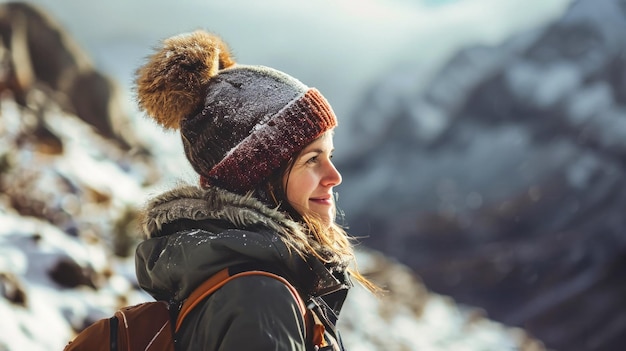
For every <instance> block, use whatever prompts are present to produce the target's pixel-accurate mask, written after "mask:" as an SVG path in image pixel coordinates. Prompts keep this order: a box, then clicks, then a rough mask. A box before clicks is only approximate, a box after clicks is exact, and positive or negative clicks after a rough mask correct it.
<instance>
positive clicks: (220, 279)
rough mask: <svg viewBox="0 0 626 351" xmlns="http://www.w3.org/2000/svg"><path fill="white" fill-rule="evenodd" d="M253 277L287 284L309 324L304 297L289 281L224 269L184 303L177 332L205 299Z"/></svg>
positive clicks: (262, 273)
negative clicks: (234, 280) (225, 285)
mask: <svg viewBox="0 0 626 351" xmlns="http://www.w3.org/2000/svg"><path fill="white" fill-rule="evenodd" d="M251 275H262V276H266V277H270V278H274V279H276V280H278V281H280V282H281V283H283V284H285V286H287V288H289V291H291V294H292V295H293V297H294V299H295V300H296V302H297V303H298V307H300V313H302V317H303V318H304V320H305V323H306V324H309V318H308V316H307V308H306V305H305V304H304V301H303V300H302V297H300V294H299V293H298V291H297V290H296V288H295V287H294V286H293V285H291V283H289V282H288V281H287V279H285V278H283V277H281V276H279V275H276V274H273V273H269V272H265V271H245V272H241V273H237V274H233V275H229V273H228V268H224V269H222V270H221V271H219V272H217V273H215V274H214V275H213V276H211V278H209V279H207V280H206V281H205V282H204V283H202V284H200V286H198V287H197V288H196V289H195V290H194V291H193V292H192V293H191V295H189V297H188V298H187V300H185V302H184V303H183V306H182V308H181V309H180V312H179V313H178V318H177V319H176V329H175V331H176V332H177V331H178V329H180V326H181V325H182V324H183V320H184V319H185V317H186V316H187V315H188V314H189V312H191V310H193V308H194V307H196V306H197V305H198V304H199V303H200V302H201V301H202V300H203V299H204V298H206V297H207V296H209V295H211V294H212V293H214V292H215V291H216V290H217V289H219V288H221V287H222V286H224V284H226V283H228V282H229V281H231V280H233V279H235V278H239V277H245V276H251ZM307 332H308V327H307Z"/></svg>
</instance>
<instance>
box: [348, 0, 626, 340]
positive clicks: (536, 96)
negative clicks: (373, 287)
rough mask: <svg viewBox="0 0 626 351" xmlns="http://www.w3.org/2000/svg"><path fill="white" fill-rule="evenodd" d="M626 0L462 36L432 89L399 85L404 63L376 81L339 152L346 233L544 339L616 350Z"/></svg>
mask: <svg viewBox="0 0 626 351" xmlns="http://www.w3.org/2000/svg"><path fill="white" fill-rule="evenodd" d="M624 4H625V3H624V1H619V0H580V1H577V2H575V3H574V4H573V5H572V6H571V7H570V8H569V9H568V10H567V11H566V12H565V13H564V14H563V16H562V17H561V18H560V19H558V20H556V21H554V22H553V23H551V24H549V25H547V26H545V27H543V28H536V29H534V30H532V31H528V32H524V33H520V34H519V35H516V36H515V37H514V38H511V39H510V40H507V41H505V42H504V43H502V44H500V45H495V46H491V45H480V46H470V47H467V48H465V49H463V50H461V51H460V52H458V53H457V54H456V55H454V56H453V57H452V58H451V59H450V60H448V61H447V63H446V64H445V65H444V66H443V67H442V69H441V70H439V71H438V72H437V73H436V74H434V75H433V77H432V79H431V80H430V81H429V82H427V84H426V88H424V89H420V90H409V89H402V88H398V87H403V86H407V85H409V84H410V83H411V82H413V81H416V80H419V79H420V76H419V75H417V74H415V72H414V71H413V70H412V69H411V68H410V67H403V68H398V69H396V70H392V71H391V72H390V73H389V74H388V75H387V76H386V77H384V78H382V79H381V80H380V81H379V82H378V83H377V84H374V85H372V87H371V88H370V91H369V93H368V94H367V95H366V97H364V98H363V100H362V101H363V103H362V104H361V108H360V109H359V110H358V111H357V112H356V113H355V117H354V118H352V119H349V121H350V122H349V126H348V127H349V128H350V129H351V130H352V131H353V133H354V136H355V138H354V143H355V144H354V152H353V153H352V154H351V155H349V156H348V157H346V158H345V159H344V160H343V162H341V163H339V164H338V167H339V168H340V169H342V171H343V175H344V177H346V178H347V179H350V182H346V183H345V184H342V185H341V188H340V190H339V191H340V192H344V193H346V194H351V196H349V197H346V199H345V201H344V202H343V206H344V209H345V211H346V214H347V216H348V218H351V222H350V223H351V228H352V232H353V233H354V234H355V235H361V236H367V237H368V238H367V239H366V240H364V241H365V243H366V244H367V245H369V246H372V247H376V248H378V249H379V250H381V251H383V252H385V253H386V254H388V255H392V256H394V257H396V258H397V259H398V260H400V261H401V262H403V263H405V264H407V265H409V266H410V267H411V268H412V269H414V270H415V271H416V272H417V273H418V274H419V275H420V276H421V277H422V278H423V279H424V281H425V283H426V285H427V286H428V287H429V288H431V289H433V290H435V291H437V292H439V293H442V294H446V295H451V296H454V297H455V298H456V299H457V301H462V302H464V303H467V304H471V305H477V306H481V307H483V308H485V309H486V310H487V311H488V313H489V316H491V317H492V318H494V319H496V320H498V321H501V322H504V323H506V324H509V325H518V326H524V327H525V328H526V329H527V330H530V331H531V332H532V333H533V334H534V335H536V336H538V337H539V338H540V339H541V340H543V341H544V342H545V343H546V345H547V346H549V347H551V348H555V349H558V350H567V351H572V350H593V351H595V350H603V351H609V350H611V351H613V350H615V351H617V350H622V349H623V348H624V346H623V345H624V344H626V319H625V316H626V314H625V312H624V311H626V303H625V300H624V298H623V297H624V296H625V295H626V280H624V272H625V271H626V235H625V229H626V217H625V216H624V208H625V206H626V191H625V189H626V182H625V180H626V168H625V167H624V160H625V159H626V75H625V73H624V72H626V60H625V59H624V57H625V54H626V7H625V5H624ZM380 116H386V117H387V118H386V119H384V120H383V119H381V118H380ZM357 117H358V118H357Z"/></svg>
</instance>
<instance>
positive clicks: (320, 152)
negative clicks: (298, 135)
mask: <svg viewBox="0 0 626 351" xmlns="http://www.w3.org/2000/svg"><path fill="white" fill-rule="evenodd" d="M334 151H335V148H332V149H331V150H330V152H331V153H333V152H334ZM312 152H315V153H318V154H323V153H324V150H323V149H320V148H315V149H311V150H303V151H302V153H301V155H306V154H310V153H312Z"/></svg>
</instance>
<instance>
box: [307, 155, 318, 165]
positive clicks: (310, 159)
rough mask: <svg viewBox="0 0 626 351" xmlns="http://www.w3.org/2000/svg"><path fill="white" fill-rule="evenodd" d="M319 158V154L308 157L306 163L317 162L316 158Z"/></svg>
mask: <svg viewBox="0 0 626 351" xmlns="http://www.w3.org/2000/svg"><path fill="white" fill-rule="evenodd" d="M318 159H319V155H315V156H313V157H311V158H309V159H308V160H306V163H307V164H314V163H317V160H318Z"/></svg>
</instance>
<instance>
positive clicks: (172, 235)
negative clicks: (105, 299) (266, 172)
mask: <svg viewBox="0 0 626 351" xmlns="http://www.w3.org/2000/svg"><path fill="white" fill-rule="evenodd" d="M141 225H142V232H143V235H144V237H145V239H146V240H144V241H143V242H142V243H140V244H139V246H138V247H137V254H136V258H137V260H136V262H137V263H136V264H137V266H136V269H137V277H138V280H139V283H140V285H141V286H142V288H144V289H145V290H146V291H148V292H149V293H150V294H152V295H153V296H154V297H155V298H157V299H171V300H181V299H184V297H186V294H187V293H189V289H191V288H192V287H194V286H196V285H197V284H198V283H199V282H202V281H203V280H204V279H206V278H208V276H210V275H212V274H213V273H215V272H217V271H219V270H221V269H223V268H225V267H228V266H230V265H234V264H243V263H250V262H262V263H267V264H271V265H280V266H281V267H282V268H283V269H285V270H286V271H288V272H289V273H290V274H292V275H293V276H296V277H299V279H301V278H304V280H306V281H307V282H306V283H304V284H303V285H308V287H307V286H304V289H305V290H312V291H309V292H311V293H314V294H323V293H325V292H328V291H331V290H336V289H341V288H345V287H347V286H346V284H349V283H347V280H344V279H339V280H338V279H337V277H336V276H337V274H338V272H343V271H344V269H345V267H346V265H347V262H346V260H344V259H342V258H341V257H337V256H336V255H335V256H334V255H333V254H332V253H331V252H330V251H329V250H325V249H324V248H322V247H321V245H319V244H318V243H316V242H312V239H310V238H309V236H308V235H307V234H306V233H305V231H304V230H303V229H302V227H301V225H300V224H299V223H298V222H295V221H293V220H292V219H290V218H289V217H287V216H286V215H285V214H283V213H282V212H280V211H278V210H277V209H272V208H269V207H268V206H266V205H265V204H263V203H262V202H260V201H259V200H257V199H255V198H254V197H252V196H249V195H247V196H241V195H237V194H234V193H231V192H228V191H226V190H223V189H220V188H216V187H212V188H209V189H202V188H199V187H196V186H182V187H178V188H175V189H173V190H170V191H168V192H165V193H163V194H161V195H159V196H157V197H155V198H154V199H152V200H151V201H150V202H149V203H148V204H147V206H146V208H145V210H144V211H143V213H142V215H141ZM305 240H306V241H307V242H309V243H310V244H311V245H312V246H313V247H314V248H315V249H316V250H318V253H319V254H320V255H321V256H322V257H324V258H325V259H327V260H328V261H329V262H331V263H330V264H327V265H326V266H325V265H323V264H322V263H321V262H320V261H319V260H317V259H315V258H313V257H312V256H311V257H300V256H298V255H297V254H294V253H293V252H294V250H293V248H297V249H300V250H301V249H302V248H303V247H304V243H305V242H304V241H305ZM329 267H330V270H329V269H328V268H329ZM333 271H335V274H333Z"/></svg>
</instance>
